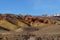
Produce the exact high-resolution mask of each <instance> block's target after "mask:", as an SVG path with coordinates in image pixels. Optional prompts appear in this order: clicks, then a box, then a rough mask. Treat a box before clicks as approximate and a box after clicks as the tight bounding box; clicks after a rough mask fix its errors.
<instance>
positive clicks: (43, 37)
mask: <svg viewBox="0 0 60 40" xmlns="http://www.w3.org/2000/svg"><path fill="white" fill-rule="evenodd" d="M0 31H1V30H0ZM0 40H60V25H52V26H48V27H45V28H40V27H37V28H33V27H32V28H31V27H29V28H22V31H20V30H17V31H10V32H7V31H5V32H0Z"/></svg>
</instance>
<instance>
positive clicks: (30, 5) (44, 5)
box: [0, 0, 60, 15]
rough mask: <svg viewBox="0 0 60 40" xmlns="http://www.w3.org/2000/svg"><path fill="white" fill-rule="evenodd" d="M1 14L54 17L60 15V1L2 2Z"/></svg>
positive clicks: (14, 0) (16, 0)
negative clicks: (47, 15)
mask: <svg viewBox="0 0 60 40" xmlns="http://www.w3.org/2000/svg"><path fill="white" fill-rule="evenodd" d="M0 13H13V14H24V15H25V14H30V15H43V14H49V15H52V14H56V13H60V0H0Z"/></svg>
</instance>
